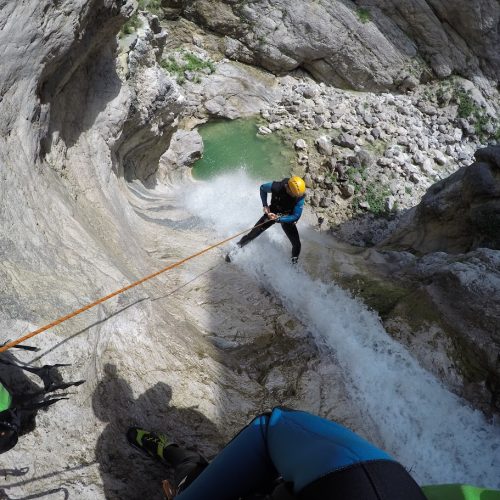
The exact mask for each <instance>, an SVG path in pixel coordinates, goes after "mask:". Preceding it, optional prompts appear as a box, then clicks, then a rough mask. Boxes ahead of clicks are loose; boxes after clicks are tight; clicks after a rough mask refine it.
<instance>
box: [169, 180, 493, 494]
mask: <svg viewBox="0 0 500 500" xmlns="http://www.w3.org/2000/svg"><path fill="white" fill-rule="evenodd" d="M258 187H259V186H258V184H257V183H256V182H255V181H254V180H251V179H250V178H248V177H247V176H246V174H245V173H244V172H236V173H232V174H226V175H224V176H221V177H218V178H216V179H213V180H211V181H210V182H203V183H201V182H200V183H194V184H191V185H190V186H189V187H186V186H182V187H181V186H178V189H179V196H181V197H182V201H183V203H185V205H186V207H187V208H188V209H189V210H190V211H191V212H192V213H193V214H194V215H196V216H198V217H200V218H201V219H202V220H204V221H205V223H206V224H207V227H210V228H211V229H212V230H214V231H215V232H217V233H218V235H220V236H221V237H226V236H228V235H230V234H233V233H236V232H238V231H241V230H242V229H244V228H246V227H251V226H252V225H253V224H254V223H255V222H256V221H257V219H258V218H259V217H260V216H261V214H262V209H261V203H260V198H259V190H258ZM303 224H304V225H305V223H303ZM300 226H301V222H299V226H298V227H299V232H300ZM302 243H303V247H304V246H306V245H307V241H306V240H304V239H303V241H302ZM320 257H321V256H318V258H320ZM233 263H234V265H236V266H238V267H240V268H241V272H243V273H247V274H250V275H252V276H253V277H254V278H255V279H256V280H257V281H259V282H260V283H261V284H262V285H263V286H265V287H267V288H268V289H271V290H272V291H273V293H275V294H276V296H278V297H279V298H280V299H281V301H282V302H283V304H284V306H285V307H286V308H288V309H289V310H290V312H291V313H292V314H294V315H295V316H296V317H297V318H298V319H300V320H301V321H302V322H303V324H305V325H307V328H308V331H309V332H311V333H312V334H313V336H314V337H315V339H316V341H317V343H318V344H319V345H321V346H327V348H328V349H329V350H330V352H331V353H332V359H333V356H335V360H336V362H337V363H339V364H340V366H341V368H342V372H343V374H344V377H345V382H346V385H347V387H348V391H349V395H350V399H351V401H352V402H353V404H355V405H356V406H357V407H358V408H359V409H360V410H361V412H362V413H363V414H366V415H367V416H369V418H370V419H372V420H373V421H374V422H375V423H376V425H377V426H378V433H379V435H380V436H381V438H382V442H378V443H376V444H378V445H379V446H381V447H383V448H384V449H385V450H386V451H388V452H389V453H391V454H392V455H393V456H394V457H395V458H396V459H397V460H399V461H400V462H401V463H402V464H403V465H404V466H405V467H407V468H408V469H409V470H410V471H411V474H412V475H413V476H414V478H415V479H416V480H417V481H418V482H419V483H420V484H431V483H452V482H459V483H470V484H476V485H480V486H484V487H492V488H498V487H500V475H499V470H500V426H499V425H498V423H497V422H494V423H490V422H488V421H487V420H486V419H485V417H484V416H483V414H482V413H481V412H480V411H477V410H474V409H473V408H471V407H470V406H469V404H468V403H467V402H466V401H464V400H462V399H460V398H459V397H457V396H456V395H454V394H453V393H451V392H450V391H449V390H447V388H446V387H445V386H444V385H443V384H442V383H441V382H440V381H439V380H438V379H436V378H435V377H434V376H433V375H432V374H430V373H429V372H428V371H426V370H425V369H423V368H422V367H421V366H420V365H419V363H418V362H417V361H416V360H415V359H414V358H413V357H412V355H411V353H410V352H408V351H407V350H406V349H405V348H404V347H403V346H402V345H400V344H399V343H398V342H396V341H395V340H393V339H392V338H391V337H390V336H389V335H388V334H387V332H386V331H385V330H384V327H383V325H382V323H381V321H380V318H379V317H378V315H377V314H376V313H374V312H373V311H370V310H369V309H368V308H367V307H366V306H365V305H364V304H363V303H362V302H361V301H360V300H358V299H357V298H355V297H352V296H351V295H350V294H349V293H348V292H346V291H344V290H342V289H341V288H340V287H339V286H337V285H336V284H335V283H331V282H330V283H325V282H323V281H322V280H321V279H313V278H311V277H310V276H309V275H308V274H307V272H306V270H305V269H307V265H305V266H304V268H302V267H300V266H299V267H298V268H294V267H292V265H291V264H290V244H289V242H288V240H287V239H286V238H285V237H284V234H283V231H282V230H281V228H280V227H279V225H276V226H274V227H272V228H270V229H269V230H268V231H266V233H265V234H263V235H262V236H260V237H259V238H258V240H255V241H254V242H252V243H251V244H249V245H248V246H247V247H245V248H244V249H241V250H239V251H237V252H236V253H235V256H234V258H233ZM333 404H334V402H332V405H333ZM354 430H356V429H354Z"/></svg>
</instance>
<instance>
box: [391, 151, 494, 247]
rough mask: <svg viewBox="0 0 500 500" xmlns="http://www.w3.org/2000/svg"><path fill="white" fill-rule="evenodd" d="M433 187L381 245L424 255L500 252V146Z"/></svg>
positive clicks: (478, 153)
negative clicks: (478, 251)
mask: <svg viewBox="0 0 500 500" xmlns="http://www.w3.org/2000/svg"><path fill="white" fill-rule="evenodd" d="M475 157H476V162H474V163H473V164H472V165H469V166H468V167H463V168H461V169H460V170H458V171H457V172H455V173H454V174H453V175H451V176H450V177H448V178H446V179H444V180H442V181H440V182H438V183H436V184H434V185H433V186H432V187H431V188H430V189H429V190H428V191H427V193H426V194H425V195H424V197H423V198H422V201H421V202H420V204H419V205H418V206H417V207H415V208H414V209H412V210H411V211H410V212H409V213H408V214H407V216H406V217H405V219H404V221H402V222H401V224H400V228H399V229H397V230H396V231H395V233H394V234H393V235H392V236H391V237H390V238H389V239H388V240H386V241H385V242H383V243H382V245H384V246H387V247H392V248H398V249H404V250H412V251H414V252H419V253H429V252H447V253H462V252H468V251H471V250H475V249H476V248H492V249H495V250H500V146H490V147H488V148H483V149H480V150H478V151H477V152H476V154H475Z"/></svg>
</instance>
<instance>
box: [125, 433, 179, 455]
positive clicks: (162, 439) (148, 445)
mask: <svg viewBox="0 0 500 500" xmlns="http://www.w3.org/2000/svg"><path fill="white" fill-rule="evenodd" d="M127 441H128V442H129V443H130V444H131V445H132V446H133V447H134V448H136V449H138V450H140V451H142V452H143V453H144V454H146V455H147V456H148V457H150V458H152V459H153V460H158V461H159V462H162V463H164V464H168V462H167V461H166V460H165V457H164V456H163V452H164V450H165V448H166V447H167V446H171V445H173V444H174V443H172V442H170V441H169V439H168V437H167V436H165V435H164V434H155V433H153V432H150V431H147V430H145V429H141V428H140V427H130V428H129V430H128V431H127Z"/></svg>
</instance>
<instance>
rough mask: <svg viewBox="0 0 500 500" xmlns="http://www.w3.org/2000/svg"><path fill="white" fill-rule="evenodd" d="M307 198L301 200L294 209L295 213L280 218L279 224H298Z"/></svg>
mask: <svg viewBox="0 0 500 500" xmlns="http://www.w3.org/2000/svg"><path fill="white" fill-rule="evenodd" d="M304 201H305V198H301V199H300V200H299V201H298V202H297V203H296V205H295V207H294V208H293V212H292V213H291V214H290V215H284V216H283V217H280V218H279V222H284V223H290V222H297V221H298V220H299V219H300V216H301V215H302V209H303V208H304Z"/></svg>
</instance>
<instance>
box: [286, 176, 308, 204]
mask: <svg viewBox="0 0 500 500" xmlns="http://www.w3.org/2000/svg"><path fill="white" fill-rule="evenodd" d="M288 188H289V189H290V191H291V192H292V194H293V196H295V197H297V198H298V197H299V196H302V195H303V194H304V193H305V192H306V183H305V182H304V179H302V178H301V177H297V176H296V175H295V176H293V177H290V179H289V180H288Z"/></svg>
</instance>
